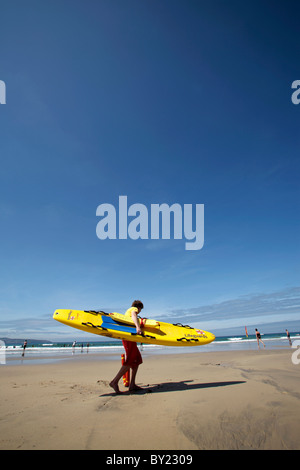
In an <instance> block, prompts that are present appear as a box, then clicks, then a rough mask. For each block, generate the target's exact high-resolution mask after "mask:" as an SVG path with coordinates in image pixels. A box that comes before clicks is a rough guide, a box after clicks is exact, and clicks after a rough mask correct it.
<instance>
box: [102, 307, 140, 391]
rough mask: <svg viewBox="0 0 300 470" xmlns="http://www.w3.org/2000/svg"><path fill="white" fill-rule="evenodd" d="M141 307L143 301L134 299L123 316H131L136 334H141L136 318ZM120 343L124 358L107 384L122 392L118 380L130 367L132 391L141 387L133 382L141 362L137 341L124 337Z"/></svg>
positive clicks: (130, 388) (130, 386)
mask: <svg viewBox="0 0 300 470" xmlns="http://www.w3.org/2000/svg"><path fill="white" fill-rule="evenodd" d="M143 308H144V305H143V303H142V302H141V301H140V300H135V301H134V302H133V303H132V305H131V307H130V308H129V309H128V310H126V312H125V316H128V317H131V318H132V320H133V321H134V324H135V327H136V333H137V334H138V335H141V334H142V330H141V327H140V324H139V320H138V314H139V313H140V312H141V310H142V309H143ZM122 343H123V346H124V348H125V353H126V359H125V362H124V364H123V365H122V367H121V369H120V370H119V372H118V373H117V375H116V376H115V377H114V378H113V380H112V381H111V382H110V384H109V385H110V386H111V387H112V388H113V389H114V391H115V392H116V393H117V394H119V393H122V392H120V390H119V380H120V378H121V377H123V375H124V374H126V372H127V371H128V370H129V369H131V379H130V384H129V391H130V392H133V391H136V390H142V388H141V387H139V386H138V385H136V383H135V378H136V374H137V371H138V368H139V366H140V364H142V363H143V359H142V356H141V353H140V351H139V350H138V347H137V343H135V342H133V341H126V340H124V339H123V340H122Z"/></svg>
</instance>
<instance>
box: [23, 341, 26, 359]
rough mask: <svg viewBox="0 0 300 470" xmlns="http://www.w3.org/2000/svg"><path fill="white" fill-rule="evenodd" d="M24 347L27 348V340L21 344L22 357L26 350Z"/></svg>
mask: <svg viewBox="0 0 300 470" xmlns="http://www.w3.org/2000/svg"><path fill="white" fill-rule="evenodd" d="M26 346H27V339H25V341H24V343H23V352H22V357H24V356H25V349H26Z"/></svg>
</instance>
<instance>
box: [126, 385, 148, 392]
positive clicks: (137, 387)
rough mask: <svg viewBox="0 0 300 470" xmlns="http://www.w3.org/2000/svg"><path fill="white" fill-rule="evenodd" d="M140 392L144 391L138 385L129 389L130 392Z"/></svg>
mask: <svg viewBox="0 0 300 470" xmlns="http://www.w3.org/2000/svg"><path fill="white" fill-rule="evenodd" d="M138 390H144V389H143V388H142V387H139V386H138V385H133V386H130V387H129V391H130V392H137V391H138Z"/></svg>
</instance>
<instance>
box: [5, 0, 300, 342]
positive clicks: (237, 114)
mask: <svg viewBox="0 0 300 470" xmlns="http://www.w3.org/2000/svg"><path fill="white" fill-rule="evenodd" d="M298 16H299V4H297V2H294V1H289V2H283V1H281V2H276V1H275V2H274V1H261V0H260V1H258V0H254V1H252V2H247V3H246V4H245V2H240V1H238V0H236V1H232V0H230V1H228V2H223V1H221V0H213V1H210V2H207V1H199V0H198V1H193V0H188V1H178V0H163V1H161V0H152V1H146V0H142V1H140V0H139V1H138V0H126V1H124V0H122V1H121V0H115V1H114V2H112V1H110V0H98V1H93V0H89V1H88V2H84V1H69V0H60V1H58V0H54V1H52V2H40V1H33V0H29V1H28V2H22V1H20V0H16V1H15V2H10V1H6V0H4V1H3V2H2V3H1V18H2V21H1V31H0V53H1V54H0V56H1V67H0V80H3V81H4V82H5V84H6V104H5V105H1V106H0V125H1V127H0V129H1V130H0V132H1V139H0V159H1V171H0V226H1V232H0V258H1V264H0V266H1V267H0V336H1V337H3V336H9V337H21V338H22V337H23V336H27V337H31V338H44V339H62V340H64V339H65V338H74V339H76V337H78V335H80V332H77V331H76V330H71V329H68V328H67V327H64V326H62V325H59V324H56V322H54V321H53V320H52V313H53V311H54V310H55V309H56V308H74V309H75V308H78V309H89V308H90V309H97V308H98V309H104V310H112V311H113V310H114V311H124V310H125V309H126V308H127V307H128V306H129V305H130V304H131V302H132V300H134V299H136V298H138V299H141V300H142V301H143V302H144V305H145V315H146V316H149V317H156V318H160V319H164V318H165V319H170V320H171V319H172V320H173V319H176V320H177V321H182V322H186V321H190V322H191V323H193V325H196V326H199V327H202V328H205V327H209V329H210V331H213V332H214V331H221V330H222V329H225V328H226V329H227V328H229V329H232V331H233V330H234V329H237V328H241V329H243V328H244V325H245V324H248V325H250V331H251V329H252V330H253V331H254V326H256V325H267V326H266V328H265V329H267V330H268V331H270V330H272V325H273V327H274V328H275V329H278V330H282V329H283V328H286V327H287V328H289V325H292V327H293V329H294V330H300V315H299V312H300V291H299V235H300V233H299V215H298V213H299V202H300V201H299V199H300V196H299V166H300V165H299V150H300V146H299V144H300V106H297V105H294V104H293V103H292V101H291V95H292V92H293V90H292V89H291V84H292V82H293V81H294V80H297V79H300V70H299V63H298V62H299V61H298V57H299V52H300V50H299V49H300V41H299V39H300V38H299V28H298V19H297V18H298ZM120 195H126V196H127V197H128V204H129V205H131V204H133V203H141V204H144V205H145V206H147V207H149V208H150V205H151V204H155V203H156V204H157V203H159V204H162V203H167V204H169V205H171V204H173V203H178V204H181V205H182V206H183V204H194V205H195V204H204V206H205V229H204V237H205V242H204V247H203V248H202V249H201V250H199V251H186V250H185V249H184V240H172V239H171V240H136V241H133V240H130V239H128V240H104V241H102V240H99V239H98V238H97V236H96V225H97V222H98V221H99V218H97V217H96V209H97V207H98V205H99V204H102V203H110V204H113V205H115V206H116V207H117V203H118V198H119V196H120ZM298 320H299V323H298V324H297V321H298ZM279 323H280V324H279ZM270 325H271V326H270ZM268 331H265V332H268ZM91 338H93V339H94V337H91V336H90V339H91ZM96 338H97V337H96V336H95V339H96Z"/></svg>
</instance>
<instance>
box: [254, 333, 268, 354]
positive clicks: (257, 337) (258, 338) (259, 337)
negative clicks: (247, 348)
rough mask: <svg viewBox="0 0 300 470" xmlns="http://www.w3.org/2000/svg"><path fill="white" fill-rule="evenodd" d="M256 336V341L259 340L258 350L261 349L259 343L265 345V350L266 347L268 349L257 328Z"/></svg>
mask: <svg viewBox="0 0 300 470" xmlns="http://www.w3.org/2000/svg"><path fill="white" fill-rule="evenodd" d="M255 335H256V339H257V346H258V349H260V347H259V342H261V343H262V344H263V345H264V348H265V347H266V346H265V343H264V342H263V340H262V339H261V335H260V332H259V331H258V330H257V328H255Z"/></svg>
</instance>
